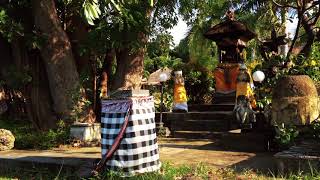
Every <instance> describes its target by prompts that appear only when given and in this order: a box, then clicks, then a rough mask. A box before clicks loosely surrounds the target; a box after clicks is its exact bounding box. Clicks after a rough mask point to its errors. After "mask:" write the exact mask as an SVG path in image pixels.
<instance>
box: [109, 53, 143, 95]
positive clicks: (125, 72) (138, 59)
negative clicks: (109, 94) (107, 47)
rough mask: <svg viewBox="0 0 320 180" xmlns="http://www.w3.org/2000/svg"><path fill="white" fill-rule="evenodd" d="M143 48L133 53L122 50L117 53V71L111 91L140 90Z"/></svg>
mask: <svg viewBox="0 0 320 180" xmlns="http://www.w3.org/2000/svg"><path fill="white" fill-rule="evenodd" d="M144 53H145V49H144V48H139V49H138V50H136V52H134V53H130V49H128V48H124V49H121V50H120V51H118V52H117V70H116V74H115V78H114V79H113V81H112V85H111V89H112V90H117V89H125V90H128V89H140V87H141V80H142V75H143V68H144V67H143V61H144Z"/></svg>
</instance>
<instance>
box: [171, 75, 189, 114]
mask: <svg viewBox="0 0 320 180" xmlns="http://www.w3.org/2000/svg"><path fill="white" fill-rule="evenodd" d="M174 75H175V76H174V92H173V111H183V112H188V104H187V101H188V100H187V92H186V89H185V87H184V78H183V76H182V71H175V72H174Z"/></svg>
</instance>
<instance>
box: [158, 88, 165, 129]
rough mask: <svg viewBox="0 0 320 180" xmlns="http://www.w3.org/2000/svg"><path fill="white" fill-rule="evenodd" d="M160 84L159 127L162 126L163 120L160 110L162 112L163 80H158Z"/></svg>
mask: <svg viewBox="0 0 320 180" xmlns="http://www.w3.org/2000/svg"><path fill="white" fill-rule="evenodd" d="M160 84H161V97H160V124H159V125H160V128H162V127H163V122H162V112H163V88H164V87H163V86H164V82H160Z"/></svg>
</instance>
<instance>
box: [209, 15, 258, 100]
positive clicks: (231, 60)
mask: <svg viewBox="0 0 320 180" xmlns="http://www.w3.org/2000/svg"><path fill="white" fill-rule="evenodd" d="M204 36H205V37H206V38H207V39H210V40H212V41H214V42H216V44H217V46H218V57H219V59H218V60H219V64H218V66H217V68H216V69H215V70H214V77H215V80H216V92H217V93H222V94H229V93H234V92H235V91H236V81H237V75H238V74H239V67H240V64H242V63H244V61H245V55H244V51H243V50H244V49H245V48H246V46H247V45H246V44H247V42H248V41H250V40H251V39H253V38H255V37H256V34H255V33H254V32H252V31H251V30H249V28H248V27H247V26H246V25H245V24H243V23H241V22H239V21H237V20H236V19H235V17H234V12H233V11H231V10H229V11H227V13H226V20H225V21H223V22H221V23H219V24H217V25H215V26H213V27H211V28H210V29H209V30H208V31H207V32H206V33H205V34H204Z"/></svg>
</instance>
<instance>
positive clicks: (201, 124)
mask: <svg viewBox="0 0 320 180" xmlns="http://www.w3.org/2000/svg"><path fill="white" fill-rule="evenodd" d="M171 127H172V128H173V130H174V131H212V132H213V131H217V132H219V131H227V130H228V120H226V119H222V120H183V121H179V120H176V121H174V122H172V124H171Z"/></svg>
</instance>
